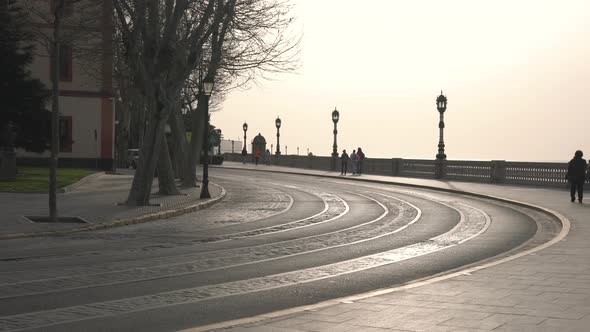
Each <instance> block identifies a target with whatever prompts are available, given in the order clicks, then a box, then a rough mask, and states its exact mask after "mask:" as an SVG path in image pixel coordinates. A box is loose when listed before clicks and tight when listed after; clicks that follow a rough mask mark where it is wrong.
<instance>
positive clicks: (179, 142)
mask: <svg viewBox="0 0 590 332" xmlns="http://www.w3.org/2000/svg"><path fill="white" fill-rule="evenodd" d="M170 127H171V129H172V135H174V143H175V144H174V145H176V147H177V149H178V157H179V160H178V167H179V168H180V169H179V173H180V178H181V179H182V185H181V186H182V187H187V188H188V187H195V186H196V185H197V183H196V179H195V174H194V173H193V175H192V176H191V174H190V172H191V167H190V164H189V162H190V158H189V156H188V151H189V148H190V147H189V144H188V141H187V139H186V128H184V121H183V119H182V114H180V112H173V113H172V114H171V115H170Z"/></svg>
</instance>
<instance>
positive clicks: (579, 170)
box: [565, 150, 587, 203]
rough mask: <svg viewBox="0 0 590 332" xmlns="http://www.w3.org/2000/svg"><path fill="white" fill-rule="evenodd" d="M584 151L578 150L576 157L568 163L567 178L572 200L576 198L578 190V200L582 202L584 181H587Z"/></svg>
mask: <svg viewBox="0 0 590 332" xmlns="http://www.w3.org/2000/svg"><path fill="white" fill-rule="evenodd" d="M583 156H584V153H583V152H582V151H580V150H578V151H576V153H575V154H574V158H572V160H570V162H569V163H568V164H567V174H566V175H565V178H566V179H567V180H568V181H569V183H570V196H571V200H572V202H573V201H575V200H576V191H577V192H578V202H580V203H582V199H583V197H584V182H585V181H586V167H587V164H586V160H584V159H582V157H583Z"/></svg>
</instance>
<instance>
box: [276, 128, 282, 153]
mask: <svg viewBox="0 0 590 332" xmlns="http://www.w3.org/2000/svg"><path fill="white" fill-rule="evenodd" d="M279 137H281V134H280V133H279V127H277V152H276V155H277V156H278V155H280V154H281V145H280V144H279Z"/></svg>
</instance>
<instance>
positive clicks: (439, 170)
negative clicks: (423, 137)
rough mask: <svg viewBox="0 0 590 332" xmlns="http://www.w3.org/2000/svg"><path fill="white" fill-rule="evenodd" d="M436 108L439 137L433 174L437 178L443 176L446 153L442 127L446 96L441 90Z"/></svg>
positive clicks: (443, 126) (443, 125) (443, 124)
mask: <svg viewBox="0 0 590 332" xmlns="http://www.w3.org/2000/svg"><path fill="white" fill-rule="evenodd" d="M436 109H437V110H438V113H439V114H440V120H439V122H438V128H439V138H438V153H437V154H436V169H435V173H436V174H435V175H436V177H437V178H439V179H440V178H442V177H444V173H445V172H444V170H445V167H444V166H445V161H446V160H447V155H446V154H445V140H444V129H445V120H444V115H445V111H446V110H447V97H446V96H444V95H443V92H442V90H441V92H440V96H438V97H437V98H436Z"/></svg>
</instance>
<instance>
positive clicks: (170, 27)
mask: <svg viewBox="0 0 590 332" xmlns="http://www.w3.org/2000/svg"><path fill="white" fill-rule="evenodd" d="M114 5H115V11H116V18H117V20H118V22H119V26H120V27H121V30H122V34H123V40H124V45H125V48H126V55H127V59H128V61H127V63H128V64H129V67H130V69H131V72H132V78H133V82H134V84H135V85H136V86H138V87H139V89H140V91H141V93H142V95H143V96H144V97H146V98H150V99H152V100H153V102H149V103H148V109H147V120H148V122H147V126H146V129H145V135H144V143H143V145H142V146H141V150H140V162H139V165H138V168H137V170H136V172H135V176H134V178H133V183H132V186H131V190H130V192H129V196H128V198H127V203H128V204H130V205H147V204H149V197H150V190H151V186H152V181H153V174H154V171H155V169H156V165H157V163H158V159H159V157H160V156H164V154H163V153H161V151H160V149H162V144H163V141H164V128H165V125H166V123H167V121H168V117H169V115H170V113H171V111H172V109H173V108H174V105H175V101H176V100H177V99H178V98H179V97H180V90H181V88H182V85H183V82H184V81H185V80H186V78H187V77H188V76H189V74H190V72H191V71H192V69H193V68H194V67H195V65H196V64H197V63H198V62H199V60H200V58H201V57H202V52H201V49H202V46H203V45H204V44H205V43H206V41H207V39H208V38H209V36H210V35H211V32H212V29H213V27H214V26H216V25H218V24H219V21H220V17H221V13H222V12H223V9H224V8H223V5H224V2H223V1H208V2H206V1H194V0H166V1H157V0H152V1H147V0H116V1H115V2H114ZM168 158H169V155H168ZM166 164H168V163H166Z"/></svg>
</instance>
